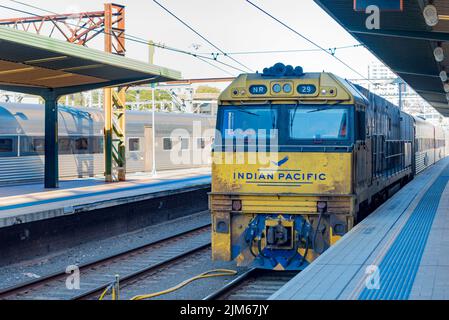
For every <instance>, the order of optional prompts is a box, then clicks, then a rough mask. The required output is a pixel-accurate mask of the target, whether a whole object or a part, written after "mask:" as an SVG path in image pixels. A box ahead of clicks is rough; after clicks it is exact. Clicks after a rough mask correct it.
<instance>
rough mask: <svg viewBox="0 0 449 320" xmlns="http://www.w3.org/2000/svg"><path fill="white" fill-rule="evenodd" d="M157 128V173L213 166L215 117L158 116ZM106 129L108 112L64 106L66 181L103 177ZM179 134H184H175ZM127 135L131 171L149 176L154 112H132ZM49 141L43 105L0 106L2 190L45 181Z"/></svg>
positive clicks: (62, 172)
mask: <svg viewBox="0 0 449 320" xmlns="http://www.w3.org/2000/svg"><path fill="white" fill-rule="evenodd" d="M155 123H156V125H155V131H156V137H155V154H156V169H157V170H170V169H182V168H194V167H202V166H209V165H210V158H209V159H208V155H210V150H211V145H212V143H213V139H214V128H215V117H213V116H209V115H199V114H182V113H162V112H156V113H155ZM194 124H195V127H194ZM103 126H104V116H103V110H100V109H92V108H89V109H87V108H74V107H66V106H59V117H58V130H59V133H58V136H59V139H58V149H59V175H60V177H61V178H71V177H77V178H82V177H91V176H95V175H100V174H103V173H104V157H103V152H104V151H103ZM175 130H176V131H175ZM180 130H181V131H180ZM193 130H195V134H194V132H193ZM177 131H179V135H176V134H175V135H174V134H173V133H174V132H175V133H176V132H177ZM125 135H126V139H127V148H126V171H127V172H128V173H132V172H150V171H151V170H152V164H153V160H152V150H153V148H152V141H153V138H152V114H151V112H144V111H127V113H126V134H125ZM193 139H195V141H194V140H193ZM44 142H45V140H44V106H43V105H36V104H15V103H0V186H1V185H7V184H11V183H25V182H30V181H39V180H42V179H43V175H44V147H45V146H44ZM176 149H179V150H178V151H177V152H178V153H179V154H180V155H181V154H182V155H184V158H180V156H179V157H177V158H176V159H175V160H176V161H172V159H171V157H170V154H172V156H173V151H176ZM195 153H196V154H195ZM199 154H201V155H203V156H202V157H201V156H199ZM204 154H205V155H206V156H204ZM199 159H201V160H199ZM193 160H195V161H193Z"/></svg>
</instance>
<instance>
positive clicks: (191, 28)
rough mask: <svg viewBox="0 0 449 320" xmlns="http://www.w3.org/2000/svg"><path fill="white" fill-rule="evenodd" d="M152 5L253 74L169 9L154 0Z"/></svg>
mask: <svg viewBox="0 0 449 320" xmlns="http://www.w3.org/2000/svg"><path fill="white" fill-rule="evenodd" d="M153 2H154V3H156V4H157V5H158V6H159V7H161V8H162V9H164V10H165V11H166V12H167V13H168V14H170V15H171V16H172V17H173V18H175V19H176V20H178V21H179V22H181V23H182V24H183V25H184V26H186V27H187V28H188V29H189V30H191V31H192V32H194V33H195V34H196V35H197V36H199V37H200V38H201V39H203V40H204V41H206V42H207V43H208V44H210V45H211V46H212V47H214V48H215V49H217V50H218V51H220V52H221V53H222V54H223V55H224V56H225V57H228V58H229V59H231V60H232V61H234V62H236V63H237V64H239V65H240V66H242V67H243V68H246V69H248V70H249V71H250V72H254V71H253V70H252V69H251V68H249V67H247V66H246V65H244V64H243V63H241V62H240V61H238V60H237V59H235V58H233V57H230V56H228V54H227V53H226V52H224V51H223V50H222V49H220V48H219V47H218V46H216V45H215V44H213V43H212V42H211V41H210V40H208V39H207V38H206V37H205V36H203V35H202V34H200V33H199V32H198V31H196V30H195V29H194V28H193V27H191V26H190V25H189V24H187V23H186V22H184V21H183V20H182V19H181V18H179V17H178V16H177V15H175V14H174V13H173V12H172V11H170V10H169V9H167V8H166V7H164V6H163V5H162V4H160V3H159V2H157V1H156V0H153Z"/></svg>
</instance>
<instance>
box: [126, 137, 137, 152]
mask: <svg viewBox="0 0 449 320" xmlns="http://www.w3.org/2000/svg"><path fill="white" fill-rule="evenodd" d="M128 145H129V147H128V148H129V151H140V139H139V138H129V140H128Z"/></svg>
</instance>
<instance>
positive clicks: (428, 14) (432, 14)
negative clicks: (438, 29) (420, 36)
mask: <svg viewBox="0 0 449 320" xmlns="http://www.w3.org/2000/svg"><path fill="white" fill-rule="evenodd" d="M423 15H424V19H425V20H426V24H427V25H428V26H429V27H434V26H436V25H437V24H438V21H439V18H438V12H437V8H436V7H435V6H434V5H431V4H428V5H427V6H425V8H424V10H423Z"/></svg>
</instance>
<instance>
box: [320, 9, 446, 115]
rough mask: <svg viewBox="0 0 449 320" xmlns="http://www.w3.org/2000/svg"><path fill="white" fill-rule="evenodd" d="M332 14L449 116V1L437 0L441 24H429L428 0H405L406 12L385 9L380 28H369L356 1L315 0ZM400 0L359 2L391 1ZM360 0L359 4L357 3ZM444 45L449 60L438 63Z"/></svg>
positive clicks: (365, 15)
mask: <svg viewBox="0 0 449 320" xmlns="http://www.w3.org/2000/svg"><path fill="white" fill-rule="evenodd" d="M314 1H315V2H316V3H317V4H318V5H319V6H321V7H322V8H323V9H324V10H325V11H326V12H327V13H328V14H329V15H330V16H332V17H333V18H334V19H335V20H336V21H337V22H338V23H340V24H341V25H342V26H343V27H344V28H345V29H346V30H347V31H348V32H349V33H350V34H351V35H352V36H354V37H355V38H356V39H357V40H358V41H360V42H361V43H363V44H364V45H365V46H366V47H367V48H368V49H369V50H370V51H371V52H372V53H373V54H374V55H375V56H377V57H378V58H379V59H380V60H381V61H382V62H383V63H384V64H385V65H387V66H388V67H389V68H390V69H391V70H392V71H393V72H395V73H396V74H397V75H398V76H400V77H401V78H402V79H403V80H404V81H405V82H406V83H407V84H408V85H410V86H411V87H412V88H413V89H414V90H415V91H416V92H417V93H418V94H419V95H420V96H421V97H422V98H424V99H425V100H426V101H427V102H429V103H430V104H431V105H432V106H433V107H434V108H435V109H436V110H437V111H439V112H440V113H441V114H442V115H444V116H449V105H448V99H447V97H446V92H445V90H444V86H443V85H444V83H443V82H442V80H441V79H440V76H439V75H440V72H441V71H443V70H444V71H447V72H448V73H449V21H448V20H447V19H448V17H449V3H448V1H447V0H434V1H432V2H433V5H434V6H435V8H436V10H437V15H438V16H439V21H438V23H437V24H436V25H435V26H433V27H431V26H429V25H428V24H427V23H426V20H425V18H424V15H423V10H424V8H425V6H426V5H428V4H429V1H427V0H405V1H403V10H402V11H381V13H380V29H372V30H370V29H368V28H367V27H366V20H367V18H368V15H367V14H366V13H365V11H355V10H354V1H352V0H314ZM394 1H397V2H398V3H400V0H391V1H390V2H389V3H388V1H380V0H372V1H371V2H370V1H366V0H364V1H359V0H357V2H359V3H360V4H361V5H363V4H366V3H379V4H381V3H384V4H385V3H387V4H388V5H391V3H392V2H394ZM357 2H356V3H357ZM390 9H391V8H390ZM438 46H441V47H442V49H443V51H444V54H445V56H446V57H445V59H444V60H443V61H442V62H437V61H436V59H435V56H434V50H435V48H436V47H438Z"/></svg>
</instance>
